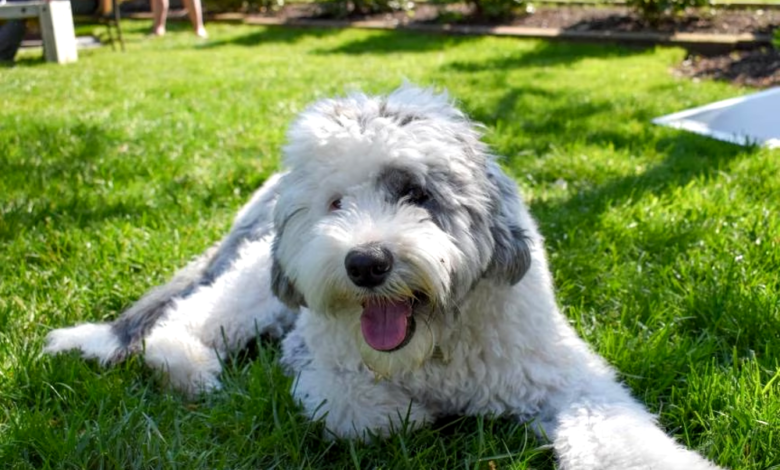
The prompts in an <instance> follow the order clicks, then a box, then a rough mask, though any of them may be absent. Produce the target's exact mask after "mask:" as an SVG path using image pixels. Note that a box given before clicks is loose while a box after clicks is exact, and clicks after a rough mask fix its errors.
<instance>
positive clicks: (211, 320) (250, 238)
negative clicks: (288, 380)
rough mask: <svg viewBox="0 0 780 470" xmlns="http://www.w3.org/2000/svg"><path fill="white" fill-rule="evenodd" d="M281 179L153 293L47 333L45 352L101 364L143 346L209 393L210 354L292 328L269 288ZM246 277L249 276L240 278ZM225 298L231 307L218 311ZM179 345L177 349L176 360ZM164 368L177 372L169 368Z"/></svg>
mask: <svg viewBox="0 0 780 470" xmlns="http://www.w3.org/2000/svg"><path fill="white" fill-rule="evenodd" d="M279 176H280V175H275V176H273V177H271V178H270V179H269V180H268V181H267V182H266V184H265V185H264V186H263V187H262V188H260V189H259V190H258V191H257V192H255V194H254V195H253V197H252V199H251V200H250V202H249V203H247V204H246V205H245V206H244V208H242V209H241V211H240V212H239V214H238V216H237V217H236V220H235V222H234V224H233V228H232V229H231V231H230V233H229V234H228V235H227V236H226V237H225V238H224V239H223V240H222V241H221V242H220V243H219V244H218V245H217V246H216V247H214V248H212V249H210V250H208V251H207V252H206V253H205V254H204V255H202V256H201V257H199V258H198V259H196V260H195V261H193V262H192V263H190V264H189V265H187V267H185V268H184V269H182V270H181V271H179V272H178V273H177V274H176V275H175V276H174V277H173V279H172V280H171V281H169V282H168V283H167V284H165V285H163V286H161V287H158V288H155V289H153V290H151V291H150V292H149V293H147V294H146V295H145V296H144V297H142V298H141V299H140V300H139V301H138V302H136V303H135V304H134V305H133V306H132V307H131V308H130V309H128V310H127V311H126V312H124V313H123V314H122V316H121V317H120V318H119V319H117V320H116V321H115V322H113V323H111V324H92V323H87V324H82V325H76V326H74V327H71V328H62V329H58V330H54V331H52V332H50V333H49V335H48V336H47V345H46V347H45V349H44V352H46V353H50V354H56V353H59V352H63V351H68V350H73V349H77V350H80V351H81V353H82V356H83V357H85V358H89V359H97V360H99V361H100V362H101V363H103V364H106V363H111V362H116V361H121V360H122V359H124V358H125V357H126V356H127V354H129V353H132V352H137V351H140V350H141V349H142V348H143V347H144V341H145V340H148V341H147V343H148V344H146V346H147V348H149V347H151V349H148V352H149V353H150V354H148V355H147V357H146V358H147V361H148V362H149V363H150V365H152V366H155V367H163V365H162V362H164V361H163V359H164V358H165V357H166V356H169V357H170V360H169V361H168V362H176V363H177V364H183V363H182V362H181V361H179V360H174V359H175V358H178V359H180V360H192V361H193V367H195V368H196V371H197V370H200V369H202V370H204V371H206V370H207V371H210V372H209V373H208V374H205V372H204V374H205V375H204V377H208V378H205V379H197V377H199V376H200V375H199V373H193V374H189V375H188V374H184V376H192V377H194V378H193V379H192V380H190V382H193V383H195V382H198V383H203V384H204V385H205V388H211V386H212V385H213V384H214V383H215V382H214V380H212V377H215V372H214V371H217V372H218V368H217V367H216V366H215V364H218V363H219V361H218V355H216V352H214V351H211V350H212V349H215V350H218V351H220V352H222V353H224V352H225V351H227V350H229V349H232V348H235V347H240V346H243V345H244V344H245V343H246V341H247V339H248V338H249V337H251V336H254V335H255V333H258V332H259V333H270V334H274V335H280V334H281V332H282V330H284V329H286V328H288V327H289V325H290V323H291V320H290V317H289V316H290V315H291V313H290V312H289V310H288V309H286V308H283V307H282V305H281V304H280V303H279V302H278V301H277V300H276V299H275V298H273V296H272V295H271V294H270V289H269V285H270V279H269V273H270V266H271V264H270V260H269V251H270V248H269V246H268V245H269V242H268V240H270V236H271V234H272V231H273V223H272V211H273V206H274V204H275V201H276V186H277V184H278V182H279ZM253 256H254V257H256V258H253ZM247 271H249V272H250V276H254V277H253V278H251V279H250V278H245V279H239V278H240V277H241V275H242V274H241V273H245V272H247ZM225 298H228V299H230V300H229V301H225V304H224V305H222V304H220V302H222V301H224V299H225ZM153 330H154V332H155V334H154V336H153V337H152V335H151V333H152V332H153ZM176 338H180V342H178V343H177V341H176ZM177 344H179V345H180V346H181V347H180V350H181V351H180V353H178V354H177V353H175V348H176V345H177ZM172 348H174V349H172ZM204 348H205V349H204ZM207 351H209V352H207ZM161 361H162V362H161ZM166 367H168V368H169V369H173V368H176V367H174V366H173V365H172V364H169V365H168V366H166ZM178 369H181V368H178ZM171 372H173V370H171ZM172 380H173V383H174V385H176V386H178V387H179V388H184V389H189V388H190V386H188V385H186V382H187V380H176V379H175V378H174V377H172Z"/></svg>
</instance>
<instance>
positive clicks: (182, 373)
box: [143, 237, 295, 394]
mask: <svg viewBox="0 0 780 470" xmlns="http://www.w3.org/2000/svg"><path fill="white" fill-rule="evenodd" d="M270 257H271V240H270V237H269V238H264V239H262V240H258V241H254V242H247V243H245V245H244V246H242V247H241V248H240V250H239V256H238V259H237V260H236V261H235V262H234V263H233V265H232V266H231V267H230V269H229V270H228V271H226V272H225V273H224V274H223V275H222V276H220V277H219V278H217V279H216V280H215V281H214V283H213V284H211V285H209V286H203V287H201V288H199V289H198V290H196V291H195V292H194V293H193V294H192V295H190V296H189V297H187V298H185V299H178V300H176V301H174V303H173V304H172V306H171V307H170V308H169V310H168V312H166V314H165V317H164V319H163V320H161V321H160V322H159V323H158V324H157V325H156V326H155V327H154V328H153V329H152V330H151V331H150V333H149V335H148V336H147V337H146V339H145V341H144V349H143V357H144V360H145V361H146V363H147V364H148V365H149V366H151V367H152V368H155V369H160V370H163V371H164V372H165V373H167V375H168V379H169V380H170V384H171V385H172V386H173V387H175V388H177V389H180V390H182V391H184V392H186V393H189V394H193V393H197V392H199V391H208V390H210V389H213V388H218V387H219V381H218V379H217V376H218V375H219V373H220V372H221V360H222V359H224V358H225V356H226V355H227V353H229V352H230V351H234V350H236V349H239V348H242V347H244V346H245V345H246V343H247V342H248V341H249V340H250V339H252V338H254V337H256V336H258V335H270V336H273V337H281V336H282V335H283V334H284V333H285V332H286V331H287V330H289V329H290V328H291V327H292V324H293V321H294V319H295V313H294V312H292V311H291V310H290V309H289V308H288V307H286V306H285V305H283V304H282V303H281V302H280V301H279V300H278V299H277V298H276V297H274V295H273V294H272V293H271V289H270V275H271V272H270V262H271V261H270Z"/></svg>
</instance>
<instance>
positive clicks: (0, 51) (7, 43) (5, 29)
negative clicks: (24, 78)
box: [0, 20, 27, 62]
mask: <svg viewBox="0 0 780 470" xmlns="http://www.w3.org/2000/svg"><path fill="white" fill-rule="evenodd" d="M26 30H27V26H26V24H25V20H10V21H8V22H6V23H5V24H3V25H0V62H13V61H14V57H16V51H18V50H19V46H21V45H22V39H24V33H25V31H26Z"/></svg>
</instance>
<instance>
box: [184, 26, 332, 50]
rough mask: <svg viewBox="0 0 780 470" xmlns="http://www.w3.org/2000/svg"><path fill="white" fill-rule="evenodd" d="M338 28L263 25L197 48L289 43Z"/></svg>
mask: <svg viewBox="0 0 780 470" xmlns="http://www.w3.org/2000/svg"><path fill="white" fill-rule="evenodd" d="M341 32H342V30H341V29H338V28H296V27H290V26H281V27H279V26H264V27H262V28H261V29H259V30H258V31H255V32H252V33H249V34H244V35H242V36H237V37H232V38H228V39H221V40H217V41H209V42H207V43H205V44H202V45H199V46H198V48H199V49H214V48H217V47H223V46H244V47H254V46H260V45H262V44H268V43H280V42H281V43H290V44H294V43H296V42H299V41H302V40H304V39H309V38H313V39H321V38H325V37H328V36H334V35H337V34H340V33H341Z"/></svg>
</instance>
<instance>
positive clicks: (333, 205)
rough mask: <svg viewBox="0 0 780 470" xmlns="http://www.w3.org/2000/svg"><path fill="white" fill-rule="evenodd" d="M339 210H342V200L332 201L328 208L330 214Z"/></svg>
mask: <svg viewBox="0 0 780 470" xmlns="http://www.w3.org/2000/svg"><path fill="white" fill-rule="evenodd" d="M339 209H341V198H338V199H334V200H333V201H331V203H330V206H329V207H328V212H333V211H337V210H339Z"/></svg>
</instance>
